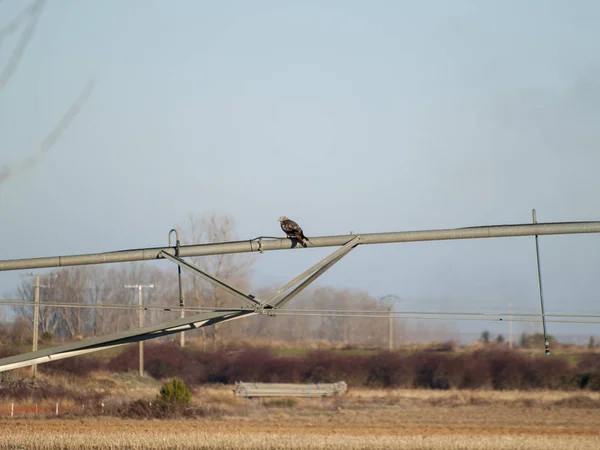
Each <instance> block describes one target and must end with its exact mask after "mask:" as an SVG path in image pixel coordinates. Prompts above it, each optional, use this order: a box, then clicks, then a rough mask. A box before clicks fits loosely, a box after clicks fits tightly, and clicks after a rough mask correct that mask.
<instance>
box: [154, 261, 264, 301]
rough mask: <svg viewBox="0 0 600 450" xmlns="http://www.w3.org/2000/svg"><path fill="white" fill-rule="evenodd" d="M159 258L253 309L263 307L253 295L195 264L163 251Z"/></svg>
mask: <svg viewBox="0 0 600 450" xmlns="http://www.w3.org/2000/svg"><path fill="white" fill-rule="evenodd" d="M159 256H162V257H163V258H165V259H168V260H169V261H171V262H174V263H175V264H177V265H178V266H179V267H181V268H182V269H184V270H187V271H188V272H190V273H192V274H194V275H198V276H199V277H200V278H202V279H204V280H206V281H208V282H209V283H212V284H214V285H215V286H218V287H220V288H221V289H223V290H225V291H227V292H229V293H230V294H231V295H233V296H235V297H237V298H239V299H240V300H242V301H244V302H246V303H248V304H250V305H251V306H252V307H253V308H256V307H262V306H263V303H262V302H261V301H259V300H257V299H256V298H255V297H254V296H253V295H249V294H246V293H245V292H242V291H240V290H238V289H236V288H234V287H233V286H230V285H228V284H227V283H225V282H224V281H222V280H220V279H218V278H217V277H215V276H214V275H211V274H209V273H206V272H204V271H203V270H201V269H199V268H198V267H196V266H194V265H193V264H190V263H188V262H187V261H185V260H183V259H181V258H178V257H176V256H173V255H170V254H169V253H167V252H165V251H161V252H160V253H159Z"/></svg>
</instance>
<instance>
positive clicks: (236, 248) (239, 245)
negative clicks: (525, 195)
mask: <svg viewBox="0 0 600 450" xmlns="http://www.w3.org/2000/svg"><path fill="white" fill-rule="evenodd" d="M580 233H600V221H594V222H555V223H545V224H514V225H493V226H480V227H469V228H454V229H443V230H425V231H400V232H394V233H372V234H362V233H361V237H362V241H361V244H363V245H365V244H388V243H392V242H423V241H443V240H454V239H479V238H496V237H517V236H535V235H553V234H580ZM353 237H354V235H339V236H321V237H312V238H311V242H312V245H311V246H310V247H309V248H313V247H335V246H341V245H344V244H345V243H347V242H348V240H350V239H352V238H353ZM292 245H293V242H292V240H291V239H288V238H282V239H273V240H263V241H262V244H261V250H262V251H270V250H289V249H291V248H292ZM300 249H301V248H300V247H298V248H296V250H300ZM302 250H304V248H302ZM257 251H259V243H258V241H256V240H248V241H236V242H222V243H214V244H202V245H186V246H181V248H180V251H179V256H180V257H181V258H185V257H188V256H207V255H220V254H229V253H249V252H257ZM161 252H165V253H168V254H170V255H174V254H175V250H174V249H173V248H168V247H167V248H143V249H137V250H122V251H116V252H105V253H90V254H81V255H69V256H52V257H43V258H24V259H13V260H0V271H6V270H22V269H34V268H42V267H65V266H78V265H87V264H108V263H122V262H131V261H147V260H153V259H160V253H161Z"/></svg>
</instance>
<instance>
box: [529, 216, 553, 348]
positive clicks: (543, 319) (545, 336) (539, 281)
mask: <svg viewBox="0 0 600 450" xmlns="http://www.w3.org/2000/svg"><path fill="white" fill-rule="evenodd" d="M531 215H532V219H533V223H534V224H536V223H537V216H536V213H535V209H533V210H532V211H531ZM535 259H536V263H537V275H538V287H539V291H540V306H541V308H542V328H543V331H544V347H545V353H546V355H549V354H550V343H549V342H548V336H547V334H546V317H545V315H544V290H543V288H542V269H541V267H540V245H539V242H538V235H537V234H536V235H535Z"/></svg>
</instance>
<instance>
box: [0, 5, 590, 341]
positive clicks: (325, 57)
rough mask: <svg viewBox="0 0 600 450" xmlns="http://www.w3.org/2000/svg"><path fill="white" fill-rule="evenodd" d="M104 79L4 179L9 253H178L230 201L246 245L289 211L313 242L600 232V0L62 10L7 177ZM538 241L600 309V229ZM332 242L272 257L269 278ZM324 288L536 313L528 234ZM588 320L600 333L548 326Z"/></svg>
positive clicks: (33, 69)
mask: <svg viewBox="0 0 600 450" xmlns="http://www.w3.org/2000/svg"><path fill="white" fill-rule="evenodd" d="M24 5H26V2H25V1H24V0H4V1H3V2H2V3H0V28H1V27H2V26H3V25H4V24H6V23H7V22H8V21H9V20H10V19H11V18H12V17H13V16H14V15H15V14H16V13H17V12H18V11H19V10H20V9H21V8H22V7H23V6H24ZM15 42H16V39H15V37H12V38H11V39H9V40H7V41H5V42H4V43H3V45H2V48H1V49H0V68H1V67H4V65H5V64H6V61H7V59H8V57H9V55H10V52H11V51H12V49H13V47H14V44H15ZM89 77H94V78H95V79H96V82H97V84H96V87H95V89H94V92H93V94H92V97H91V98H90V100H89V102H88V103H87V105H86V106H85V108H84V110H83V112H82V113H81V115H80V116H79V117H78V118H77V119H76V121H75V122H74V123H73V124H72V125H71V127H70V128H69V130H68V131H67V133H66V134H64V135H63V137H62V138H61V140H60V141H59V143H58V144H57V145H56V146H55V147H54V148H53V149H52V151H51V152H50V153H49V154H47V155H46V156H45V157H44V158H43V159H42V160H41V162H40V164H39V165H38V166H37V167H35V168H34V169H33V170H30V171H28V172H26V173H24V174H22V175H21V176H19V177H18V178H14V179H12V180H9V181H8V182H6V183H5V184H3V185H1V186H0V210H1V211H2V221H1V222H0V223H1V235H2V238H1V239H2V241H3V244H2V256H1V258H2V259H12V258H20V257H35V256H50V255H59V254H73V253H86V252H98V251H107V250H119V249H124V248H136V247H145V246H159V245H163V244H164V243H165V242H166V236H167V232H168V230H169V229H170V228H172V227H173V226H175V225H177V224H180V223H182V222H183V221H185V219H186V217H187V215H188V213H190V212H193V213H203V212H208V213H209V212H211V211H213V210H216V211H217V212H222V213H227V214H231V215H232V216H233V217H235V219H236V221H237V224H238V230H239V235H240V237H241V238H253V237H255V236H259V235H277V234H280V233H281V232H280V229H279V226H278V223H277V217H279V216H281V215H287V216H289V217H291V218H293V219H295V220H297V221H298V222H299V223H300V224H301V225H302V226H303V227H304V229H305V232H306V234H307V235H308V236H309V237H310V236H311V235H312V236H315V235H327V234H344V233H347V232H349V231H351V230H352V231H354V232H355V233H360V232H380V231H401V230H413V229H435V228H446V227H460V226H473V225H484V224H494V223H514V222H528V221H529V220H530V219H531V216H530V214H531V208H534V207H535V208H537V210H538V220H539V221H565V220H598V219H600V212H599V211H600V199H599V196H598V192H599V190H600V178H599V177H598V176H597V172H598V167H599V166H600V148H599V146H598V144H599V143H600V126H599V122H600V3H599V2H595V1H572V2H566V1H541V0H540V1H528V2H522V1H516V0H513V1H495V2H492V1H452V2H450V1H422V2H407V1H388V2H384V1H371V2H367V1H362V2H360V1H318V2H317V1H304V2H294V3H292V2H281V1H279V2H275V1H271V2H268V1H253V2H242V1H239V2H232V1H221V2H207V1H192V0H189V1H188V0H178V1H174V2H169V1H166V0H164V1H142V0H135V1H134V0H127V1H125V0H120V1H116V0H104V1H100V0H97V1H83V0H79V1H75V0H54V1H52V0H50V1H48V3H47V5H46V7H45V9H44V12H43V14H42V16H41V18H40V22H39V27H38V29H37V30H36V33H35V35H34V37H33V40H32V42H31V45H30V47H29V48H28V51H27V53H26V55H25V57H24V58H23V60H22V62H21V65H20V66H19V68H18V71H17V72H16V73H15V75H14V76H13V77H12V79H11V80H10V82H9V84H8V85H7V86H6V88H5V89H4V90H3V91H2V92H0V137H1V139H0V142H1V150H0V167H2V166H3V165H6V166H11V165H13V164H15V163H17V162H18V161H19V160H21V159H23V158H24V157H26V156H28V155H29V154H31V153H33V152H35V151H36V149H37V146H38V144H39V142H40V141H41V139H43V137H44V136H45V134H46V133H48V132H49V131H50V130H51V129H52V127H53V126H54V124H55V123H56V121H57V120H58V119H59V118H60V116H61V115H62V114H63V112H64V111H65V110H66V109H67V108H68V107H69V105H70V103H71V102H72V101H73V99H74V98H75V97H76V96H77V95H78V93H79V91H80V90H81V88H82V87H83V86H84V85H85V83H86V81H87V79H88V78H89ZM540 243H541V246H542V248H541V253H542V258H543V260H542V263H543V269H544V276H545V294H546V297H547V300H546V301H547V310H548V312H552V311H555V312H580V311H586V312H591V311H596V312H598V294H597V290H598V287H599V286H600V284H599V282H598V281H597V280H598V274H599V273H600V252H599V251H598V250H599V248H600V247H599V246H600V237H599V236H596V235H592V236H589V235H588V236H567V237H543V238H541V239H540ZM330 251H331V249H313V250H308V251H301V252H271V253H268V254H265V255H261V256H260V262H259V265H258V266H257V275H256V280H255V281H256V283H257V284H258V285H262V284H269V283H274V282H284V281H286V280H287V279H289V278H291V277H292V276H294V275H295V274H296V273H297V272H299V271H301V270H303V269H304V268H305V267H308V266H309V265H310V264H311V263H312V262H313V261H315V260H317V259H319V258H320V257H322V256H323V255H325V254H327V253H328V252H330ZM17 275H18V274H17V273H0V292H7V291H10V290H12V288H13V287H14V286H15V284H16V282H17V281H18V277H17ZM319 283H320V284H332V285H335V286H345V287H356V288H360V289H365V290H367V291H368V292H370V293H372V294H373V295H384V294H389V293H394V294H397V295H399V296H401V297H405V298H406V300H405V301H404V302H403V303H404V304H405V305H404V307H405V308H408V309H433V310H435V309H445V310H465V309H468V310H474V309H475V310H500V309H502V310H504V309H505V308H506V303H507V301H508V300H507V299H509V298H510V299H511V300H512V302H513V305H514V307H515V310H521V311H528V312H537V311H538V310H539V302H538V298H537V284H536V283H537V280H536V278H535V253H534V243H533V238H527V239H525V238H518V239H516V238H515V239H504V240H502V239H497V240H478V241H461V242H434V243H415V244H395V245H389V246H370V247H361V248H359V249H357V250H355V251H354V252H353V253H352V254H351V255H350V256H348V257H347V259H345V260H343V261H342V262H341V263H340V264H339V266H337V267H335V268H334V269H332V270H331V271H330V272H328V274H327V275H326V276H324V277H323V278H322V281H320V282H319ZM468 326H469V327H474V328H475V329H481V328H483V327H484V326H488V324H483V323H477V324H474V325H473V324H470V325H468ZM489 327H490V328H493V326H492V325H490V326H489ZM498 329H499V330H500V328H498ZM580 330H584V332H585V333H590V332H591V333H594V332H595V333H596V334H600V332H599V331H598V327H597V326H596V327H586V328H582V327H567V326H557V325H552V326H550V327H549V331H550V332H555V333H563V332H564V333H567V332H578V331H580Z"/></svg>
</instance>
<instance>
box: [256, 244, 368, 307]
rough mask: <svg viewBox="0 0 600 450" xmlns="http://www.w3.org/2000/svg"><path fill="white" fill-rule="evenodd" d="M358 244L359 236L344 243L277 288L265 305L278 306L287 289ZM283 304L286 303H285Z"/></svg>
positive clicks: (337, 259)
mask: <svg viewBox="0 0 600 450" xmlns="http://www.w3.org/2000/svg"><path fill="white" fill-rule="evenodd" d="M359 243H360V236H356V237H355V238H353V239H350V240H349V241H348V242H346V243H345V244H344V245H343V246H342V248H339V249H337V250H336V251H335V252H333V253H332V254H331V255H329V256H327V257H325V258H323V259H322V260H321V261H319V262H318V263H316V264H315V265H313V266H312V267H310V268H309V269H307V270H305V271H304V272H302V273H301V274H300V275H298V276H297V277H296V278H294V279H293V280H291V281H290V282H289V283H286V284H285V285H284V286H282V287H281V288H279V289H278V290H277V292H276V293H275V295H274V296H273V297H271V298H270V299H269V300H267V301H266V303H265V304H266V305H275V304H278V303H279V301H280V300H281V299H282V298H284V297H285V292H287V291H288V289H290V288H291V287H292V286H294V285H295V284H297V283H298V282H299V281H300V280H303V279H305V278H306V277H307V276H309V274H312V273H314V272H315V271H317V270H319V269H321V268H323V267H324V266H326V265H327V264H329V263H330V262H331V261H333V260H336V261H339V259H341V257H342V256H345V255H346V254H348V252H350V250H352V249H353V248H354V247H356V246H357V245H358V244H359ZM338 257H339V258H338ZM285 303H287V302H285ZM280 306H282V305H280Z"/></svg>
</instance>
